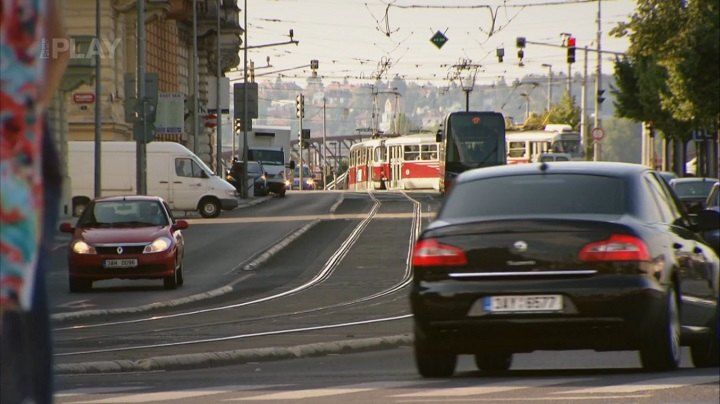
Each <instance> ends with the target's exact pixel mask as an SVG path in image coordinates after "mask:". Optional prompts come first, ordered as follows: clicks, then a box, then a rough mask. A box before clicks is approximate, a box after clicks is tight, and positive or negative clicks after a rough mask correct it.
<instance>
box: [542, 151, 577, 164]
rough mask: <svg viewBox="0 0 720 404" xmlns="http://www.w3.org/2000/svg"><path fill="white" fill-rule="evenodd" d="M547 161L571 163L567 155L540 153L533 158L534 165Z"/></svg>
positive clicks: (569, 156)
mask: <svg viewBox="0 0 720 404" xmlns="http://www.w3.org/2000/svg"><path fill="white" fill-rule="evenodd" d="M548 161H572V156H571V155H570V154H568V153H540V154H538V155H537V157H536V158H535V162H536V163H543V162H548Z"/></svg>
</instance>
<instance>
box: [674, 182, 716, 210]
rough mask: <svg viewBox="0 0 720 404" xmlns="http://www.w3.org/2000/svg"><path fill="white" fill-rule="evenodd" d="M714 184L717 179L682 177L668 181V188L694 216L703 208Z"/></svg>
mask: <svg viewBox="0 0 720 404" xmlns="http://www.w3.org/2000/svg"><path fill="white" fill-rule="evenodd" d="M716 182H718V179H717V178H707V177H683V178H675V179H672V180H670V187H672V189H673V190H674V191H675V193H676V194H677V196H678V198H680V200H681V201H682V202H683V203H684V204H685V207H686V208H687V210H688V212H690V213H692V214H695V213H697V212H698V211H700V210H702V209H703V208H704V207H705V200H706V199H707V197H708V194H710V190H711V189H712V186H713V184H714V183H716Z"/></svg>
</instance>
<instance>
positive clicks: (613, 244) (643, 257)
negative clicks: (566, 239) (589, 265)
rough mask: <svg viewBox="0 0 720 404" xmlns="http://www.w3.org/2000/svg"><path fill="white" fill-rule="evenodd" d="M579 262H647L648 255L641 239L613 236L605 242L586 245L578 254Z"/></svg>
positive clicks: (623, 235) (624, 235)
mask: <svg viewBox="0 0 720 404" xmlns="http://www.w3.org/2000/svg"><path fill="white" fill-rule="evenodd" d="M578 259H579V260H580V261H585V262H590V261H649V260H650V253H649V252H648V249H647V245H645V242H644V241H642V240H641V239H639V238H637V237H634V236H629V235H626V234H613V235H611V236H610V238H608V239H607V240H602V241H595V242H592V243H589V244H586V245H585V246H584V247H583V248H582V249H581V250H580V253H579V254H578Z"/></svg>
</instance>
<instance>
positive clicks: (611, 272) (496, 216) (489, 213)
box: [410, 162, 720, 377]
mask: <svg viewBox="0 0 720 404" xmlns="http://www.w3.org/2000/svg"><path fill="white" fill-rule="evenodd" d="M468 201H472V203H468ZM698 230H707V228H706V227H705V228H703V227H702V226H696V225H695V224H693V223H692V222H691V221H690V218H689V217H688V216H687V213H686V212H685V211H684V210H683V209H682V208H681V205H680V202H679V201H678V200H677V198H676V197H674V196H673V193H672V192H671V190H670V188H669V187H668V185H667V184H666V183H665V181H664V180H663V179H661V178H660V177H659V176H658V175H657V173H655V172H654V171H652V170H651V169H649V168H647V167H644V166H641V165H636V164H626V163H607V162H563V163H545V164H520V165H508V166H496V167H489V168H482V169H475V170H471V171H467V172H465V173H463V174H461V175H460V176H458V177H457V179H456V181H455V184H454V186H453V189H452V190H451V191H450V193H449V194H448V195H447V196H446V197H445V199H444V201H443V203H442V206H441V207H440V209H439V212H438V215H437V217H436V218H435V219H434V220H433V222H432V223H430V224H429V225H428V227H427V228H426V229H425V230H423V231H422V233H421V234H420V236H419V237H418V239H417V241H416V244H415V248H414V250H413V256H412V271H413V273H412V275H413V281H412V287H411V292H410V302H411V307H412V312H413V316H414V323H415V324H414V337H415V339H414V352H415V359H416V365H417V368H418V371H419V373H420V374H421V375H422V376H424V377H447V376H450V375H452V374H453V372H454V369H455V366H456V360H457V355H459V354H472V355H474V356H475V363H476V365H477V366H478V368H479V369H481V370H487V371H502V370H506V369H508V368H510V366H511V363H512V357H513V354H514V353H518V352H532V351H534V350H567V349H595V350H598V351H610V350H638V351H639V354H640V359H641V362H642V365H643V367H644V368H646V369H648V370H672V369H675V368H677V367H678V364H679V362H680V346H681V344H682V345H689V346H690V349H691V353H692V360H693V362H694V363H695V365H696V366H717V365H718V308H717V307H718V304H717V303H718V279H719V278H718V274H719V272H720V259H719V258H718V256H717V254H716V253H715V252H714V251H713V250H712V248H710V246H709V245H707V244H706V243H705V242H704V241H703V240H702V238H700V237H699V236H698V235H697V234H696V231H698Z"/></svg>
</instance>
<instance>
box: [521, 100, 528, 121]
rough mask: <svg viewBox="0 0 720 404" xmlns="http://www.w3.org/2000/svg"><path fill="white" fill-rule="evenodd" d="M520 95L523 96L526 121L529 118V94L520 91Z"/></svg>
mask: <svg viewBox="0 0 720 404" xmlns="http://www.w3.org/2000/svg"><path fill="white" fill-rule="evenodd" d="M520 96H521V97H524V98H525V121H526V122H527V120H528V119H530V94H528V93H520Z"/></svg>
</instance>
